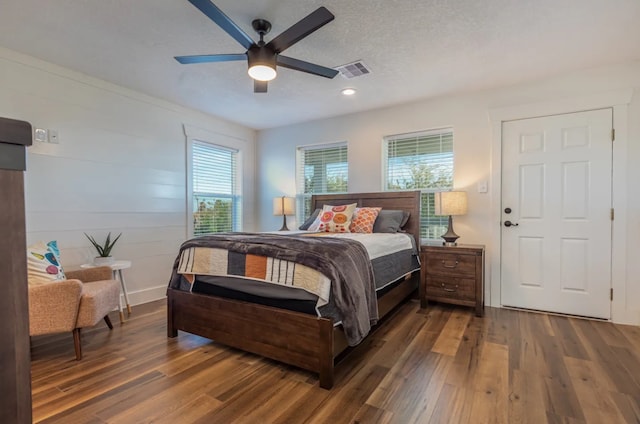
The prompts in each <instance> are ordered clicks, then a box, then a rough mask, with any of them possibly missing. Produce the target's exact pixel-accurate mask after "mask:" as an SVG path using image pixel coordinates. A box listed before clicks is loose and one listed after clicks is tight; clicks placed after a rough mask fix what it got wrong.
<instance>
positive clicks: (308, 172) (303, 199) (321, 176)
mask: <svg viewBox="0 0 640 424" xmlns="http://www.w3.org/2000/svg"><path fill="white" fill-rule="evenodd" d="M296 163H297V175H296V181H297V185H298V187H297V191H298V196H297V197H298V207H297V208H296V210H297V211H298V213H297V219H298V222H303V221H304V219H305V218H306V217H308V216H309V215H311V212H313V211H311V210H310V209H311V195H312V194H324V193H346V192H347V180H348V176H349V164H348V161H347V143H335V144H325V145H322V146H308V147H299V148H298V154H297V160H296Z"/></svg>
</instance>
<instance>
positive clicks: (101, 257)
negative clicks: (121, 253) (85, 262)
mask: <svg viewBox="0 0 640 424" xmlns="http://www.w3.org/2000/svg"><path fill="white" fill-rule="evenodd" d="M84 235H85V236H87V238H88V239H89V241H90V242H91V244H93V247H95V248H96V251H97V252H98V256H96V257H95V258H94V259H93V263H94V264H96V265H109V264H112V263H113V261H114V259H113V257H112V256H111V249H113V246H114V245H115V244H116V242H117V241H118V239H119V238H120V236H121V235H122V233H120V234H118V237H116V238H114V239H113V240H111V233H109V234H107V239H106V240H105V241H104V243H102V244H100V243H98V242H97V241H96V239H94V238H93V237H92V236H90V235H88V234H87V233H84Z"/></svg>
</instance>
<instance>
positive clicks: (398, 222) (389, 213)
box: [373, 209, 409, 233]
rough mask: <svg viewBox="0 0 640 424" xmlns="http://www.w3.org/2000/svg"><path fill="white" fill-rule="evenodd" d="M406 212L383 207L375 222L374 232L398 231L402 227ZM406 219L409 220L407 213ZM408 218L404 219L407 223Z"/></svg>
mask: <svg viewBox="0 0 640 424" xmlns="http://www.w3.org/2000/svg"><path fill="white" fill-rule="evenodd" d="M404 215H405V212H403V211H400V210H394V209H382V210H381V211H380V213H379V214H378V217H377V218H376V222H375V223H374V224H373V232H374V233H397V232H398V231H400V229H401V228H402V223H403V219H404ZM406 220H409V216H408V214H407V218H406ZM406 220H405V221H404V222H405V223H406Z"/></svg>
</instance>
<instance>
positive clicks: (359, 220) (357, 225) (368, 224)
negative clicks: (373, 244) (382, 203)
mask: <svg viewBox="0 0 640 424" xmlns="http://www.w3.org/2000/svg"><path fill="white" fill-rule="evenodd" d="M381 209H382V208H356V210H355V212H354V213H353V219H352V220H351V226H350V227H349V231H351V232H352V233H366V234H369V233H372V232H373V224H374V223H375V222H376V218H377V217H378V214H379V213H380V210H381Z"/></svg>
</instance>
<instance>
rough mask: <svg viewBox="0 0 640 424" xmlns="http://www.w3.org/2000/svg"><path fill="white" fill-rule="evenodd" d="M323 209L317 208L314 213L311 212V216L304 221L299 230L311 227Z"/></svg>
mask: <svg viewBox="0 0 640 424" xmlns="http://www.w3.org/2000/svg"><path fill="white" fill-rule="evenodd" d="M321 210H322V209H316V210H315V211H313V213H312V214H311V216H310V217H309V218H307V220H306V221H304V222H303V223H302V225H301V226H299V227H298V229H299V230H305V231H306V230H308V229H309V227H310V226H311V224H313V221H315V220H316V218H317V217H318V215H320V211H321Z"/></svg>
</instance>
